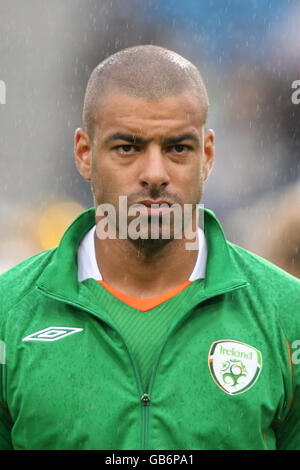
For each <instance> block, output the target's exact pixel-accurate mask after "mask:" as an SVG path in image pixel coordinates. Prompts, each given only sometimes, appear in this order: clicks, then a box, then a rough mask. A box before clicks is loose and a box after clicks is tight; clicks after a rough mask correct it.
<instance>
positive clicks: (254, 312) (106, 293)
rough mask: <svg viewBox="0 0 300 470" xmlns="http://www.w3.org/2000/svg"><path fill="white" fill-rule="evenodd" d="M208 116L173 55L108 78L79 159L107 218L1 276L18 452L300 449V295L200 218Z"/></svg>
mask: <svg viewBox="0 0 300 470" xmlns="http://www.w3.org/2000/svg"><path fill="white" fill-rule="evenodd" d="M207 110H208V98H207V93H206V89H205V86H204V84H203V81H202V79H201V76H200V73H199V72H198V70H197V69H196V68H195V67H194V66H193V65H192V64H191V63H190V62H189V61H187V60H185V59H184V58H182V57H180V56H179V55H177V54H175V53H173V52H171V51H168V50H165V49H163V48H159V47H155V46H139V47H134V48H129V49H126V50H123V51H120V52H118V53H116V54H114V55H113V56H111V57H109V58H108V59H106V60H105V61H104V62H102V63H101V64H100V65H99V66H98V67H97V68H96V69H95V70H94V72H93V73H92V75H91V77H90V80H89V83H88V86H87V91H86V95H85V101H84V113H83V118H84V128H83V129H78V130H77V131H76V135H75V156H76V164H77V167H78V170H79V172H80V173H81V175H82V176H83V178H85V179H86V180H87V181H90V182H91V187H92V192H93V197H94V205H95V207H94V208H91V209H89V210H87V211H85V212H84V213H83V214H81V215H80V216H79V217H78V218H77V219H76V220H75V221H74V222H73V224H72V225H71V226H70V227H69V228H68V230H67V231H66V232H65V234H64V236H63V238H62V240H61V242H60V244H59V246H58V247H57V248H55V249H52V250H48V251H45V252H43V253H40V254H38V255H36V256H34V257H32V258H30V259H28V260H25V261H24V262H23V263H21V264H20V265H18V266H16V267H14V268H13V269H11V270H9V271H7V272H6V273H4V274H3V275H2V276H1V277H0V289H1V317H0V318H1V324H0V327H1V329H0V332H1V333H0V338H1V345H2V354H1V356H0V357H1V361H0V362H1V363H2V364H1V373H2V375H1V379H2V380H1V397H0V401H1V432H0V442H1V448H2V449H9V448H14V449H106V450H107V449H114V450H122V449H130V450H135V449H156V450H159V449H175V450H179V449H234V450H237V449H299V448H300V427H299V418H300V406H299V396H300V366H299V364H298V363H299V361H300V354H299V353H298V350H299V343H300V321H299V306H300V282H299V281H298V280H297V279H296V278H294V277H292V276H291V275H289V274H287V273H285V272H284V271H282V270H280V269H279V268H277V267H275V266H273V265H272V264H270V263H268V262H266V261H264V260H263V259H262V258H259V257H257V256H255V255H253V254H251V253H249V252H247V251H245V250H243V249H242V248H240V247H238V246H236V245H233V244H232V243H230V242H228V241H227V240H226V239H225V236H224V233H223V231H222V228H221V226H220V224H219V222H218V220H217V219H216V217H215V215H214V214H213V213H212V212H211V211H209V210H206V209H205V210H203V209H199V202H200V200H201V197H202V192H203V184H204V181H205V180H206V179H207V177H208V175H209V173H210V171H211V168H212V165H213V160H214V133H213V131H212V130H209V129H206V118H207ZM122 198H125V199H122ZM120 201H121V202H122V204H123V202H124V201H125V205H124V204H123V205H122V204H121V205H120ZM157 205H158V206H157ZM173 206H176V207H177V209H178V207H179V209H180V210H179V211H178V210H177V213H176V211H174V212H173ZM186 206H187V207H188V208H191V210H190V211H189V213H188V215H187V216H186V217H183V218H182V219H176V217H177V216H178V214H179V215H185V213H184V208H185V207H186ZM111 207H112V208H114V209H115V216H114V214H113V213H110V215H107V216H106V215H105V214H106V213H108V212H109V209H110V208H111ZM133 209H140V219H139V225H140V227H139V229H138V227H137V225H134V224H135V222H136V220H135V219H134V217H133V215H135V214H134V210H133ZM197 214H198V215H199V214H200V215H201V214H202V216H203V220H204V223H203V224H201V223H199V219H198V215H197ZM125 216H126V217H125ZM178 220H179V221H178ZM200 220H202V219H200ZM198 224H199V227H198ZM134 228H135V230H134ZM152 229H153V233H154V232H155V234H156V235H155V236H152ZM167 229H169V236H168V237H165V236H164V233H167V232H168V230H167ZM149 235H150V236H149ZM192 242H195V244H196V245H194V246H196V248H197V249H190V248H191V247H190V246H189V245H188V243H190V244H191V243H192Z"/></svg>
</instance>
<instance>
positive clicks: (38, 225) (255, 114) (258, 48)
mask: <svg viewBox="0 0 300 470" xmlns="http://www.w3.org/2000/svg"><path fill="white" fill-rule="evenodd" d="M0 17H1V25H0V39H1V40H0V79H1V80H3V81H4V82H5V83H6V90H7V96H6V104H5V105H1V106H0V122H1V131H0V152H1V158H0V173H1V185H0V226H1V232H0V273H1V272H3V271H4V270H6V269H9V267H11V266H13V265H14V264H16V263H17V262H19V261H21V260H23V259H25V258H26V257H28V256H30V255H32V254H35V253H38V252H39V251H41V250H43V249H47V248H50V247H52V246H55V245H56V244H57V243H58V242H59V240H60V237H61V235H62V233H63V231H64V230H65V228H66V226H67V225H68V224H69V223H70V222H71V221H72V220H73V218H74V217H75V216H76V215H77V214H79V213H80V212H81V211H82V210H83V209H85V208H87V207H90V206H92V205H93V200H92V195H91V191H90V187H89V185H88V183H86V182H85V181H83V180H82V178H81V177H80V175H79V174H78V172H77V170H76V167H75V163H74V156H73V139H74V130H75V129H76V128H77V127H80V126H81V125H82V120H81V113H82V102H83V96H84V91H85V87H86V83H87V80H88V77H89V75H90V73H91V71H92V70H93V68H94V67H95V66H96V65H97V64H98V63H99V62H100V61H101V60H103V59H104V58H105V57H107V56H109V55H110V54H112V53H114V52H116V51H118V50H120V49H123V48H125V47H129V46H133V45H137V44H156V45H160V46H163V47H167V48H169V49H172V50H174V51H176V52H178V53H179V54H182V55H183V56H184V57H186V58H188V59H190V60H191V61H192V62H194V63H195V64H196V65H197V66H198V67H199V69H200V72H201V73H202V75H203V79H204V82H205V84H206V86H207V89H208V94H209V98H210V111H209V118H208V127H211V128H213V129H214V131H215V134H216V157H215V164H214V168H213V171H212V173H211V175H210V177H209V179H208V181H207V183H206V186H205V193H204V199H203V201H202V202H203V203H204V204H205V206H206V207H209V208H210V209H212V210H213V211H214V212H215V213H216V215H217V216H218V218H219V219H220V220H221V222H222V224H223V227H224V229H225V233H226V235H227V237H228V238H229V239H230V240H231V241H233V242H235V243H237V244H240V245H241V246H243V247H245V248H246V249H249V250H250V251H254V252H256V253H257V254H259V255H261V256H264V257H265V258H266V259H269V260H270V261H271V262H274V263H275V264H277V265H278V266H280V267H282V268H283V269H285V270H287V271H289V272H291V273H292V274H294V275H296V276H298V277H300V267H299V265H300V261H299V256H300V255H299V250H300V196H299V194H300V190H299V184H300V177H299V169H300V151H299V149H300V127H299V121H300V104H299V105H295V104H293V103H292V100H291V95H292V91H293V90H292V88H291V85H292V82H293V81H294V80H297V79H300V61H299V56H300V28H299V24H300V5H299V3H298V2H293V1H288V0H287V1H286V2H282V1H281V0H261V1H260V2H256V1H254V0H250V1H248V2H242V1H240V0H228V1H226V2H224V1H222V0H206V1H204V0H203V1H201V0H186V1H185V2H182V1H181V0H174V1H163V0H144V1H143V2H141V1H139V0H128V1H126V2H124V1H122V0H113V1H110V0H101V1H99V0H85V1H84V2H82V1H80V0H64V2H60V1H59V0H53V1H52V2H46V1H45V0H39V1H38V0H27V1H26V2H24V3H20V2H19V1H17V0H0ZM33 19H38V21H33Z"/></svg>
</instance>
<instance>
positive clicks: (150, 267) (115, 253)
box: [95, 232, 198, 298]
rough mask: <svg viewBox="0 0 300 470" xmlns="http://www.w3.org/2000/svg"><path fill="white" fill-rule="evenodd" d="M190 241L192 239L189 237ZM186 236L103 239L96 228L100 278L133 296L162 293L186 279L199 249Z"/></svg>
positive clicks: (152, 295)
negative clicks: (168, 238) (193, 246)
mask: <svg viewBox="0 0 300 470" xmlns="http://www.w3.org/2000/svg"><path fill="white" fill-rule="evenodd" d="M192 241H193V240H192ZM187 243H191V240H190V239H187V238H185V237H183V238H181V239H173V240H140V241H134V242H133V241H130V240H128V239H119V238H116V239H109V238H107V239H105V240H101V239H99V238H98V237H97V235H96V232H95V251H96V260H97V264H98V267H99V270H100V272H101V275H102V277H103V280H104V281H106V282H107V283H108V284H110V285H111V286H112V287H114V288H115V289H117V290H119V291H121V292H123V293H125V294H127V295H131V296H134V297H139V298H150V297H155V296H158V295H161V294H163V293H165V292H167V291H169V290H171V289H174V288H175V287H177V286H179V285H180V284H183V283H184V282H185V281H187V280H188V279H189V277H190V275H191V273H192V271H193V268H194V266H195V263H196V260H197V255H198V250H197V249H194V250H188V249H187V248H186V244H187Z"/></svg>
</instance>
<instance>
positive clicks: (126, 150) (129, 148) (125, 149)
mask: <svg viewBox="0 0 300 470" xmlns="http://www.w3.org/2000/svg"><path fill="white" fill-rule="evenodd" d="M115 150H117V151H118V152H119V153H122V154H123V155H130V154H132V153H134V152H136V150H137V148H136V146H135V145H131V144H128V145H126V144H125V145H118V146H117V147H115Z"/></svg>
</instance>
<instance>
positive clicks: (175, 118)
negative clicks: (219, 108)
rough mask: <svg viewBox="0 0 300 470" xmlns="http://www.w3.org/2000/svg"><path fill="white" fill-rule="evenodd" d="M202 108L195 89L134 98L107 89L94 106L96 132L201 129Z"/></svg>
mask: <svg viewBox="0 0 300 470" xmlns="http://www.w3.org/2000/svg"><path fill="white" fill-rule="evenodd" d="M203 124H204V123H203V110H202V109H201V102H200V99H199V98H198V97H197V95H196V94H195V93H194V92H190V91H184V92H182V93H180V94H178V95H175V96H170V97H163V98H161V99H159V100H155V101H154V100H150V99H147V98H137V97H134V96H130V95H128V94H126V93H124V92H121V91H119V90H118V91H110V92H108V93H107V94H105V95H104V97H103V98H102V99H101V100H100V102H99V104H98V106H97V129H96V135H97V134H98V136H99V135H100V136H101V139H102V138H103V139H105V137H106V136H107V135H108V134H110V133H111V132H114V131H116V132H117V131H121V130H123V131H127V132H131V133H134V134H136V135H141V136H144V137H147V136H153V137H155V135H157V136H161V135H166V134H170V133H174V132H179V131H184V130H185V131H188V130H189V131H192V132H193V131H194V132H196V133H198V132H200V130H201V128H202V126H203Z"/></svg>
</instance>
